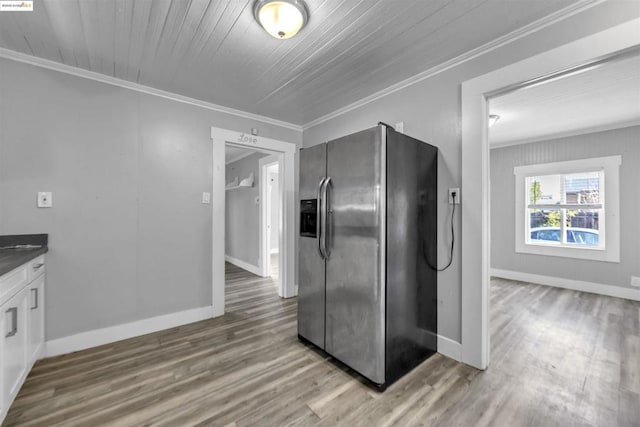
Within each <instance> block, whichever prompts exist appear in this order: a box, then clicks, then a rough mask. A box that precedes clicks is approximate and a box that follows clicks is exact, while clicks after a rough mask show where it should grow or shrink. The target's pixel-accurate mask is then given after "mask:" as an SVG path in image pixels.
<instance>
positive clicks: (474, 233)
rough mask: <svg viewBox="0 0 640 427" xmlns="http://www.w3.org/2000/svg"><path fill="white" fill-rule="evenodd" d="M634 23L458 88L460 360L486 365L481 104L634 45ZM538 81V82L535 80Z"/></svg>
mask: <svg viewBox="0 0 640 427" xmlns="http://www.w3.org/2000/svg"><path fill="white" fill-rule="evenodd" d="M638 25H640V20H638V19H636V20H633V21H629V22H627V23H625V24H622V25H618V26H616V27H613V28H611V29H608V30H605V31H602V32H600V33H597V34H594V35H591V36H588V37H585V38H583V39H580V40H577V41H574V42H571V43H568V44H566V45H564V46H561V47H558V48H556V49H553V50H550V51H547V52H545V53H542V54H540V55H536V56H534V57H531V58H528V59H525V60H523V61H520V62H517V63H515V64H512V65H509V66H506V67H504V68H501V69H498V70H495V71H492V72H489V73H487V74H485V75H482V76H479V77H477V78H474V79H472V80H469V81H466V82H464V83H463V84H462V191H464V192H465V194H466V196H465V198H466V205H464V206H462V230H463V232H462V266H463V268H462V337H461V338H462V339H461V344H462V361H463V362H465V363H467V364H469V365H471V366H474V367H476V368H479V369H486V368H487V366H488V365H489V277H490V266H491V262H490V250H491V247H490V230H491V227H490V207H489V201H490V200H489V143H488V130H487V120H488V118H489V111H488V106H487V100H488V99H489V98H490V97H491V96H492V95H494V94H495V93H498V92H502V91H504V90H505V88H507V87H509V86H515V85H520V84H521V83H522V82H528V81H531V80H533V79H540V78H546V77H548V76H550V75H553V74H556V73H557V72H558V70H567V69H570V68H572V67H575V66H576V64H581V65H582V64H585V63H588V62H590V61H593V58H600V57H603V56H606V55H611V54H613V53H614V52H617V51H620V50H623V49H627V48H631V47H633V46H634V45H637V44H639V43H640V40H639V35H638V33H637V27H638ZM541 76H543V77H541ZM465 206H466V207H465Z"/></svg>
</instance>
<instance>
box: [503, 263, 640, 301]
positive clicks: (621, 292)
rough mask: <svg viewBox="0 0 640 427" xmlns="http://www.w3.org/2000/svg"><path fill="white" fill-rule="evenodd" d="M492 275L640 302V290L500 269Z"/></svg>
mask: <svg viewBox="0 0 640 427" xmlns="http://www.w3.org/2000/svg"><path fill="white" fill-rule="evenodd" d="M491 275H492V276H494V277H501V278H503V279H509V280H518V281H520V282H530V283H536V284H538V285H546V286H555V287H557V288H564V289H571V290H574V291H582V292H589V293H592V294H599V295H606V296H609V297H616V298H624V299H629V300H633V301H640V289H633V288H623V287H621V286H612V285H603V284H601V283H593V282H584V281H582V280H572V279H563V278H561V277H552V276H542V275H539V274H531V273H521V272H518V271H510V270H501V269H498V268H492V269H491Z"/></svg>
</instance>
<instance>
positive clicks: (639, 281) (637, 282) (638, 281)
mask: <svg viewBox="0 0 640 427" xmlns="http://www.w3.org/2000/svg"><path fill="white" fill-rule="evenodd" d="M631 286H637V287H638V288H640V277H638V276H631Z"/></svg>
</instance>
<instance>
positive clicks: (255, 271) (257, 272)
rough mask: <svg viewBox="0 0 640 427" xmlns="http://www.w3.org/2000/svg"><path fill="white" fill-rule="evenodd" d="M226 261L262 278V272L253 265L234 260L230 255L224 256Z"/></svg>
mask: <svg viewBox="0 0 640 427" xmlns="http://www.w3.org/2000/svg"><path fill="white" fill-rule="evenodd" d="M224 260H225V261H226V262H228V263H231V264H233V265H235V266H236V267H240V268H241V269H243V270H247V271H248V272H249V273H253V274H255V275H256V276H260V277H263V276H262V271H261V270H260V269H259V268H258V267H257V266H255V265H253V264H249V263H248V262H245V261H242V260H239V259H238V258H234V257H232V256H229V255H225V256H224Z"/></svg>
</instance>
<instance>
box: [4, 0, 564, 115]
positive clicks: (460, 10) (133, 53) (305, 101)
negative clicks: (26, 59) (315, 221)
mask: <svg viewBox="0 0 640 427" xmlns="http://www.w3.org/2000/svg"><path fill="white" fill-rule="evenodd" d="M253 1H254V0H228V1H221V0H190V1H187V0H173V1H172V0H153V1H149V0H100V1H98V0H82V1H71V0H45V1H36V2H35V5H34V11H33V12H20V13H2V14H0V47H4V48H7V49H11V50H15V51H18V52H22V53H26V54H29V55H34V56H37V57H41V58H46V59H49V60H53V61H57V62H61V63H64V64H67V65H70V66H74V67H80V68H84V69H87V70H91V71H95V72H99V73H102V74H105V75H108V76H112V77H116V78H120V79H124V80H128V81H131V82H136V83H140V84H143V85H146V86H151V87H154V88H158V89H162V90H166V91H170V92H173V93H177V94H181V95H185V96H189V97H193V98H196V99H200V100H203V101H207V102H212V103H215V104H219V105H223V106H226V107H231V108H236V109H240V110H243V111H247V112H251V113H255V114H261V115H264V116H267V117H271V118H275V119H280V120H284V121H287V122H290V123H294V124H298V125H301V124H304V123H308V122H310V121H312V120H314V119H317V118H318V117H321V116H323V115H326V114H328V113H331V112H333V111H335V110H337V109H339V108H341V107H343V106H345V105H348V104H350V103H352V102H355V101H357V100H359V99H361V98H363V97H366V96H368V95H370V94H372V93H374V92H376V91H379V90H382V89H384V88H386V87H388V86H390V85H392V84H394V83H397V82H399V81H402V80H404V79H406V78H408V77H411V76H413V75H416V74H418V73H420V72H422V71H424V70H426V69H428V68H430V67H433V66H435V65H438V64H440V63H443V62H445V61H447V60H449V59H452V58H454V57H456V56H458V55H461V54H463V53H465V52H467V51H469V50H471V49H474V48H476V47H479V46H481V45H483V44H485V43H487V42H490V41H492V40H495V39H496V38H498V37H500V36H503V35H505V34H508V33H509V32H511V31H514V30H516V29H518V28H520V27H522V26H524V25H526V24H529V23H531V22H533V21H536V20H538V19H540V18H542V17H544V16H547V15H549V14H551V13H553V12H556V11H558V10H560V9H562V8H565V7H567V6H569V5H572V4H574V3H577V1H576V0H535V1H505V0H457V1H452V0H428V1H427V0H308V1H307V4H308V6H309V9H310V14H311V17H310V21H309V25H308V26H307V27H306V28H304V29H303V30H302V31H301V32H300V34H299V35H298V36H296V37H294V38H292V39H290V40H284V41H283V40H276V39H274V38H272V37H271V36H269V35H268V34H266V33H265V32H264V31H263V30H262V28H260V27H259V26H258V25H257V23H256V22H255V21H254V19H253V15H252V6H253Z"/></svg>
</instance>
